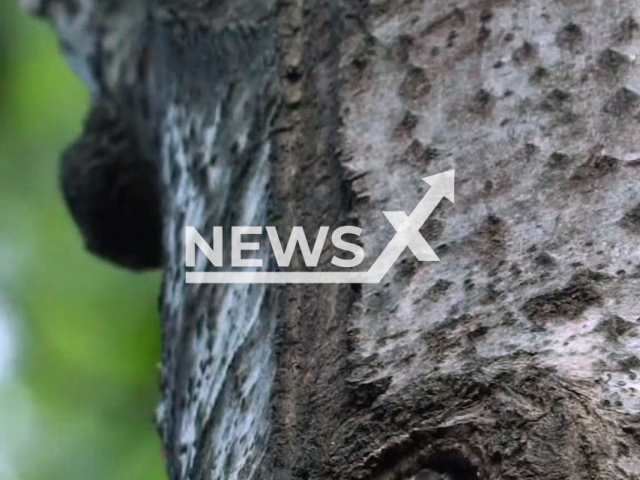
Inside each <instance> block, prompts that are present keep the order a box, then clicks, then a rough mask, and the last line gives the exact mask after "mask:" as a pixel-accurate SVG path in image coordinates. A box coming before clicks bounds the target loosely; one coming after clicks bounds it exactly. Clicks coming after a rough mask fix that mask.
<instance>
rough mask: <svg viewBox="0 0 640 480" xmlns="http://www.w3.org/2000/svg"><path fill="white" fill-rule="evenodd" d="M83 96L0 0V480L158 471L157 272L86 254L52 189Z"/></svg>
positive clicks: (12, 3) (47, 44) (145, 479)
mask: <svg viewBox="0 0 640 480" xmlns="http://www.w3.org/2000/svg"><path fill="white" fill-rule="evenodd" d="M87 98H88V95H87V92H86V90H85V88H84V86H83V85H82V84H81V82H80V81H79V79H77V78H76V77H75V75H74V74H73V73H72V71H71V69H70V68H69V67H68V65H67V64H66V63H65V61H64V59H63V57H62V56H61V55H60V53H59V51H58V45H57V42H56V40H55V37H54V34H53V31H52V30H51V28H50V27H49V26H48V25H46V24H44V23H42V22H40V21H38V20H36V19H33V18H30V17H28V16H27V15H26V14H25V13H24V12H22V11H21V10H20V9H19V7H18V2H17V0H0V480H16V479H20V480H23V479H24V480H28V479H38V480H42V479H45V480H54V479H60V480H63V479H64V480H75V479H78V480H88V479H91V480H101V479H104V480H107V479H109V480H157V479H164V478H165V474H164V466H163V464H162V458H161V454H160V443H159V440H158V438H157V435H156V432H155V429H154V427H153V423H152V418H153V411H154V408H155V404H156V398H157V384H158V372H157V367H156V365H157V362H158V359H159V340H160V333H159V322H158V311H157V297H158V292H159V288H160V277H159V274H158V273H145V274H135V273H130V272H127V271H124V270H121V269H118V268H115V267H113V266H111V265H109V264H107V263H105V262H103V261H101V260H98V259H96V258H94V257H92V256H91V255H89V254H88V253H86V251H85V250H84V248H83V245H82V242H81V239H80V236H79V234H78V232H77V231H76V229H75V226H74V225H73V223H72V221H71V219H70V217H69V215H68V213H67V211H66V209H65V206H64V204H63V202H62V197H61V195H60V193H59V191H58V172H57V170H58V162H59V156H60V153H61V151H62V150H63V149H64V148H65V146H66V145H68V144H69V143H70V142H71V141H73V139H74V138H75V137H76V136H77V135H78V134H79V132H80V128H81V125H82V119H83V117H84V115H85V113H86V110H87Z"/></svg>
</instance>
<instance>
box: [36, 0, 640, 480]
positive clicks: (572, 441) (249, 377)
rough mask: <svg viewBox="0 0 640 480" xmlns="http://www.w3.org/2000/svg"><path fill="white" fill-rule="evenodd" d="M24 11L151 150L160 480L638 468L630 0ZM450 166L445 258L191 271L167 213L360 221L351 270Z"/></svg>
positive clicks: (578, 473) (226, 222) (434, 237)
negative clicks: (298, 276)
mask: <svg viewBox="0 0 640 480" xmlns="http://www.w3.org/2000/svg"><path fill="white" fill-rule="evenodd" d="M96 2H97V0H96ZM26 3H27V4H28V6H30V7H31V8H32V9H33V10H36V11H38V12H39V13H41V14H44V15H46V16H48V17H49V18H50V19H51V20H53V22H54V23H55V24H56V26H57V29H58V32H59V34H60V36H61V38H63V39H64V40H65V41H66V42H67V43H70V44H71V45H72V47H73V48H75V50H74V52H73V55H76V57H79V58H80V61H79V63H78V61H76V62H75V63H76V65H78V64H80V65H84V67H82V66H81V67H79V70H81V71H90V72H91V73H90V75H89V76H90V78H91V81H90V83H91V82H93V83H95V84H98V85H102V87H101V88H103V90H104V91H108V92H110V93H111V94H113V95H115V96H117V97H118V98H121V99H126V100H123V103H126V104H127V105H128V108H129V110H128V114H129V115H131V117H132V118H135V121H136V124H137V125H138V128H139V129H140V130H141V131H143V132H144V135H145V136H147V137H149V138H151V139H152V140H151V143H152V144H153V145H154V148H156V151H157V156H158V159H159V160H158V161H159V162H161V164H162V183H163V189H164V201H165V214H164V219H165V230H164V245H165V251H166V258H165V266H164V286H163V293H162V301H161V308H162V329H163V358H162V398H161V402H160V406H159V408H158V424H159V429H160V431H161V435H162V439H163V442H164V445H165V448H166V452H167V463H168V470H169V475H170V478H172V479H174V480H179V479H204V478H211V479H227V480H231V479H252V478H253V479H257V478H260V479H269V478H272V479H301V480H305V479H309V480H310V479H321V478H335V479H341V480H342V479H344V480H348V479H354V480H355V479H371V480H386V479H411V478H416V479H418V478H420V479H426V478H436V476H435V475H436V474H435V473H433V475H434V476H430V475H432V473H427V472H428V471H429V472H437V473H438V474H440V475H442V477H443V478H450V479H458V480H464V479H472V478H481V479H501V480H507V479H525V478H535V479H540V480H543V479H544V480H547V479H548V480H550V479H584V478H593V479H609V478H611V479H614V478H615V479H618V478H619V479H637V478H640V396H639V389H640V380H639V379H638V373H640V359H639V357H640V355H639V353H638V352H639V351H640V340H639V338H640V337H638V334H639V328H638V327H639V326H640V325H639V324H640V306H639V305H640V302H639V301H638V299H637V294H638V292H639V291H640V255H639V254H638V252H639V246H638V245H639V242H640V199H639V196H640V195H639V194H638V187H637V186H636V184H637V183H638V175H639V173H640V160H639V158H640V147H638V141H639V140H640V138H639V137H640V134H639V133H638V132H639V131H640V84H638V78H640V77H639V75H640V69H639V67H638V64H637V60H636V55H637V52H638V48H639V47H640V41H639V39H638V34H639V32H638V24H637V22H636V20H635V19H634V15H636V14H637V12H638V9H639V8H640V1H638V0H612V1H610V2H606V3H604V2H595V1H586V0H585V1H581V0H572V1H565V2H545V1H542V0H519V1H518V0H479V1H462V2H456V3H455V4H453V3H451V2H448V1H443V0H423V1H414V0H402V1H395V2H394V1H391V0H371V1H370V2H367V1H346V0H336V1H328V0H308V1H302V0H281V1H279V2H272V1H269V0H238V1H236V2H231V1H228V0H220V1H196V0H182V1H180V0H158V1H154V2H151V1H150V2H148V3H145V4H142V3H136V2H133V3H131V2H128V3H123V4H119V3H117V2H112V3H113V4H114V5H115V6H114V5H112V7H113V8H105V6H104V4H103V5H102V6H100V5H99V4H100V2H97V4H96V5H94V4H93V3H92V1H91V0H83V1H81V2H80V1H79V2H78V3H77V4H76V3H75V2H69V1H67V2H62V1H60V2H59V3H56V2H55V0H52V1H51V2H46V3H49V5H48V9H44V7H42V5H40V3H38V2H26ZM34 3H35V4H37V6H34ZM107 3H109V2H107ZM70 5H73V6H74V8H71V7H70ZM58 7H60V8H58ZM38 9H40V10H38ZM45 10H46V11H45ZM74 12H75V13H74ZM79 12H80V13H79ZM83 12H84V13H83ZM82 15H84V17H82ZM69 18H73V19H82V18H85V20H84V23H80V21H81V20H78V21H77V22H76V23H73V22H70V21H68V19H69ZM65 19H67V20H66V21H65ZM87 19H89V20H87ZM74 21H75V20H74ZM72 24H73V25H75V27H74V28H75V29H74V28H71V27H69V25H72ZM78 25H81V28H79V27H78ZM98 26H99V27H100V28H98ZM69 32H71V33H69ZM78 32H81V33H78ZM97 32H98V33H97ZM87 39H93V40H96V39H97V41H96V42H94V43H96V44H97V45H99V46H100V47H101V49H100V52H101V55H99V56H98V57H97V58H98V60H96V59H95V57H91V56H90V55H89V54H88V53H86V52H85V50H86V49H87V48H88V47H86V45H88V43H87ZM74 42H75V43H74ZM76 44H77V45H76ZM114 45H116V46H117V48H116V47H113V46H114ZM81 46H82V48H81ZM73 48H72V50H73ZM83 49H84V50H83ZM67 50H69V46H68V45H67ZM78 52H80V53H78ZM105 52H106V53H105ZM91 53H93V54H95V52H94V51H91ZM73 55H72V56H73ZM76 57H74V58H76ZM88 58H92V60H87V59H88ZM83 62H84V63H83ZM92 62H93V63H92ZM87 64H89V65H90V67H86V65H87ZM94 64H97V65H99V66H100V68H94V67H93V66H92V65H94ZM83 69H84V70H83ZM451 169H455V175H456V194H455V195H456V201H455V203H454V204H452V203H451V202H449V201H448V200H442V202H441V203H440V205H439V207H438V208H437V209H436V211H435V212H434V213H433V214H432V215H431V217H430V218H429V220H428V221H427V222H426V223H425V225H424V227H423V229H422V230H421V231H422V233H423V234H424V236H425V238H426V239H427V240H428V241H429V243H430V244H431V246H432V247H433V248H434V250H435V252H436V253H437V254H438V256H439V257H440V260H441V261H440V262H430V263H422V262H419V261H417V260H416V258H415V257H414V255H413V254H412V252H411V251H409V250H408V249H406V250H405V251H404V253H403V254H402V256H401V257H400V259H399V260H398V262H396V264H395V266H394V267H393V268H392V270H391V271H390V272H388V274H387V275H386V276H385V278H384V279H383V281H382V282H381V283H380V284H364V285H338V284H335V285H331V284H329V285H296V284H293V285H281V286H275V285H262V284H259V285H243V284H231V285H206V284H204V285H194V284H186V283H185V273H186V271H188V269H186V268H185V245H184V243H185V242H184V236H185V227H186V226H194V227H196V229H197V230H198V232H201V233H203V232H207V233H209V236H208V237H207V240H208V241H209V242H210V241H211V236H210V232H211V231H212V227H213V226H215V225H223V226H225V228H227V229H228V228H229V227H230V226H231V225H260V226H262V225H276V226H277V227H278V231H279V232H289V231H290V229H291V227H293V226H294V225H301V226H303V227H304V228H305V231H306V232H307V234H308V236H310V237H312V236H313V234H311V233H310V232H316V231H317V230H318V228H319V227H320V226H323V225H327V226H330V227H331V230H333V229H334V228H335V227H338V226H340V225H358V226H360V227H361V228H362V229H363V233H362V236H361V242H362V245H363V246H364V249H365V251H366V254H367V255H366V259H365V262H364V263H363V265H362V266H361V267H360V269H362V270H366V269H367V268H368V267H369V266H370V265H371V263H372V262H373V261H374V260H375V259H376V258H377V256H378V255H379V254H380V252H381V251H382V249H383V248H384V247H385V246H386V245H387V244H388V243H389V241H390V239H391V238H392V237H393V235H394V233H395V230H394V229H393V227H392V226H391V224H390V223H389V222H388V221H387V220H386V218H385V216H384V215H383V214H382V211H389V210H396V211H397V210H402V211H405V212H406V213H407V214H409V213H410V212H411V211H412V210H413V208H414V207H415V206H416V205H417V203H418V202H419V201H420V199H421V198H422V197H423V196H424V195H425V193H426V192H427V190H428V188H429V187H428V186H427V184H426V183H424V182H422V180H421V178H423V177H426V176H428V175H434V174H437V173H441V172H444V171H447V170H451ZM226 238H229V237H226ZM334 253H335V252H334V251H333V250H332V249H330V248H327V249H326V250H325V251H324V252H323V255H322V257H321V262H320V265H319V267H318V270H330V269H331V268H332V267H331V265H330V260H331V258H332V256H333V254H334ZM265 260H266V262H265V265H266V266H265V268H266V269H274V268H275V267H274V264H273V261H271V260H269V258H267V257H265ZM300 266H301V264H300V262H299V260H298V264H297V265H292V269H295V268H296V267H298V268H300ZM196 267H197V268H196V270H206V269H211V268H212V267H211V265H210V264H209V263H208V261H207V260H206V258H205V257H204V256H203V255H200V256H199V257H198V261H197V265H196Z"/></svg>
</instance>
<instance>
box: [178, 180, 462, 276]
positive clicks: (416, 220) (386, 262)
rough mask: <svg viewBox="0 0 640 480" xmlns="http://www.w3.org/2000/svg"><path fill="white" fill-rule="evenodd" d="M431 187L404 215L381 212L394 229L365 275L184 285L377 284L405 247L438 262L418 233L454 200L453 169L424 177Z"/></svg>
mask: <svg viewBox="0 0 640 480" xmlns="http://www.w3.org/2000/svg"><path fill="white" fill-rule="evenodd" d="M422 180H424V181H425V182H426V183H428V184H429V185H430V186H431V188H430V189H429V191H428V192H427V193H426V194H425V196H424V197H422V200H420V202H419V203H418V205H417V206H416V208H415V209H414V210H413V212H411V215H409V216H407V215H406V214H405V213H404V212H401V211H396V212H383V213H384V215H385V216H386V217H387V219H388V220H389V222H390V223H391V225H393V227H394V228H395V229H396V234H395V236H394V237H393V238H392V239H391V241H390V242H389V244H388V245H387V247H386V248H385V249H384V250H383V252H382V253H381V254H380V256H379V257H378V259H377V260H376V261H375V263H374V264H373V265H372V266H371V268H370V269H369V270H368V271H367V272H262V271H252V272H246V271H245V272H187V274H186V282H187V283H380V282H381V281H382V279H383V278H384V276H385V275H386V274H387V272H388V271H389V270H390V269H391V267H392V266H393V264H394V263H395V262H396V260H398V257H399V256H400V254H401V253H402V252H403V250H404V249H405V248H407V247H409V249H410V250H411V252H412V253H413V254H414V255H415V256H416V258H417V259H418V260H419V261H421V262H438V261H440V259H439V258H438V256H437V255H436V254H435V252H434V251H433V249H432V248H431V246H429V244H428V243H427V241H426V240H425V239H424V237H423V236H422V235H421V234H420V228H421V227H422V225H423V224H424V222H426V221H427V219H428V218H429V215H431V214H432V213H433V211H434V210H435V208H436V207H437V206H438V204H439V203H440V201H441V200H442V198H447V199H448V200H450V201H451V202H453V201H454V170H449V171H446V172H443V173H439V174H437V175H432V176H430V177H425V178H423V179H422Z"/></svg>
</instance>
